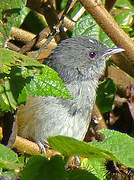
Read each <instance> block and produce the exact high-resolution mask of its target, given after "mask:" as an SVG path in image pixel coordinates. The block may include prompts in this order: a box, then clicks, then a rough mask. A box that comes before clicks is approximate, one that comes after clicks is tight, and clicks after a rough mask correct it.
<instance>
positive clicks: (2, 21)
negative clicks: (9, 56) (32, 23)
mask: <svg viewBox="0 0 134 180" xmlns="http://www.w3.org/2000/svg"><path fill="white" fill-rule="evenodd" d="M25 5H26V0H23V1H22V0H10V1H8V0H2V1H1V7H0V47H4V46H5V45H6V42H7V40H8V38H9V34H10V31H11V28H12V27H13V26H17V27H19V26H20V25H21V24H22V22H23V20H24V18H25V16H26V15H27V13H28V12H29V9H28V8H25Z"/></svg>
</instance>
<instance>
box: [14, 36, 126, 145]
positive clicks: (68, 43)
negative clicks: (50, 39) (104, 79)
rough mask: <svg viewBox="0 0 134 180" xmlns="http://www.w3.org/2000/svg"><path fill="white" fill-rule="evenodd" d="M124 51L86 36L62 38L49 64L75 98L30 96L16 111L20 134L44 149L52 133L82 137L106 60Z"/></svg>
mask: <svg viewBox="0 0 134 180" xmlns="http://www.w3.org/2000/svg"><path fill="white" fill-rule="evenodd" d="M122 51H124V50H123V49H122V48H114V49H109V48H107V47H106V46H105V45H103V44H102V43H100V42H99V41H97V40H95V39H92V38H89V37H87V36H80V37H75V38H69V39H66V40H63V41H62V42H61V43H60V44H59V45H58V46H57V47H56V49H55V50H53V51H52V53H51V55H50V56H49V57H48V59H46V60H45V63H44V64H46V65H48V66H49V67H51V68H52V69H54V70H55V71H57V72H58V75H59V77H60V78H61V79H62V81H63V82H64V83H65V85H66V86H67V88H68V90H69V91H70V94H71V95H72V96H73V99H72V100H70V99H64V98H60V97H52V96H48V97H45V96H43V97H41V96H38V97H37V96H36V97H31V98H29V101H28V102H27V104H26V105H25V106H24V107H23V108H22V109H20V110H19V111H18V112H17V122H18V134H19V135H20V136H23V137H25V138H30V139H33V140H34V141H36V142H37V143H38V144H39V146H40V147H41V148H43V146H42V145H43V144H47V139H48V137H50V136H56V135H64V136H70V137H73V138H76V139H78V140H83V139H84V136H85V134H86V132H87V129H88V126H89V124H90V120H91V113H92V109H93V106H94V103H95V99H96V88H97V85H98V81H99V78H100V76H101V74H102V72H103V71H104V69H105V60H106V58H107V57H109V56H110V55H112V54H115V53H119V52H122Z"/></svg>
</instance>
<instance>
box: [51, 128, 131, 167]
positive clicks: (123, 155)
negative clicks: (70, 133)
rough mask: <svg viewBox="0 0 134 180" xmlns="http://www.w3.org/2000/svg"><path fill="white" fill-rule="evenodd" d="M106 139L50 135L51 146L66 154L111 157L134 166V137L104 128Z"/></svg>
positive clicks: (99, 157)
mask: <svg viewBox="0 0 134 180" xmlns="http://www.w3.org/2000/svg"><path fill="white" fill-rule="evenodd" d="M100 132H101V133H104V135H105V139H104V141H102V142H97V141H94V142H90V143H86V142H82V141H78V140H76V139H73V138H70V137H65V136H56V137H50V138H49V139H48V142H49V144H50V146H51V147H52V148H53V149H55V150H57V151H59V152H61V153H62V154H63V155H66V156H74V155H78V156H83V157H89V158H90V159H91V158H98V159H111V160H114V161H117V162H119V163H121V164H124V165H125V166H127V167H131V168H134V151H133V149H134V139H133V138H131V137H130V136H128V135H127V134H125V133H120V132H117V131H113V130H108V129H103V130H101V131H100Z"/></svg>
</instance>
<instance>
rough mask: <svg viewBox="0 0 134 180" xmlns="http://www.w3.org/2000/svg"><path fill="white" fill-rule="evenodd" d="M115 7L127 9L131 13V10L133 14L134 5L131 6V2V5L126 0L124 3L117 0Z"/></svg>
mask: <svg viewBox="0 0 134 180" xmlns="http://www.w3.org/2000/svg"><path fill="white" fill-rule="evenodd" d="M115 6H117V7H120V8H125V9H129V10H130V12H132V10H133V12H134V5H133V2H132V3H131V0H126V1H124V0H118V1H116V4H115Z"/></svg>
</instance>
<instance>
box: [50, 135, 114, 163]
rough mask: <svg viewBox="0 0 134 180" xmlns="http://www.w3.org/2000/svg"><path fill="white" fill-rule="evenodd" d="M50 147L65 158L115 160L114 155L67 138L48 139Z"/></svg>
mask: <svg viewBox="0 0 134 180" xmlns="http://www.w3.org/2000/svg"><path fill="white" fill-rule="evenodd" d="M48 142H49V144H50V146H51V147H52V148H53V149H55V150H57V151H59V152H60V153H62V154H63V155H65V156H75V155H78V156H82V157H89V158H93V157H94V158H103V159H113V160H117V159H116V158H114V156H113V154H112V153H111V152H108V151H106V150H104V148H103V150H102V149H101V148H98V147H96V146H94V145H92V144H90V143H86V142H83V141H78V140H76V139H73V138H70V137H66V136H55V137H50V138H49V139H48Z"/></svg>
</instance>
